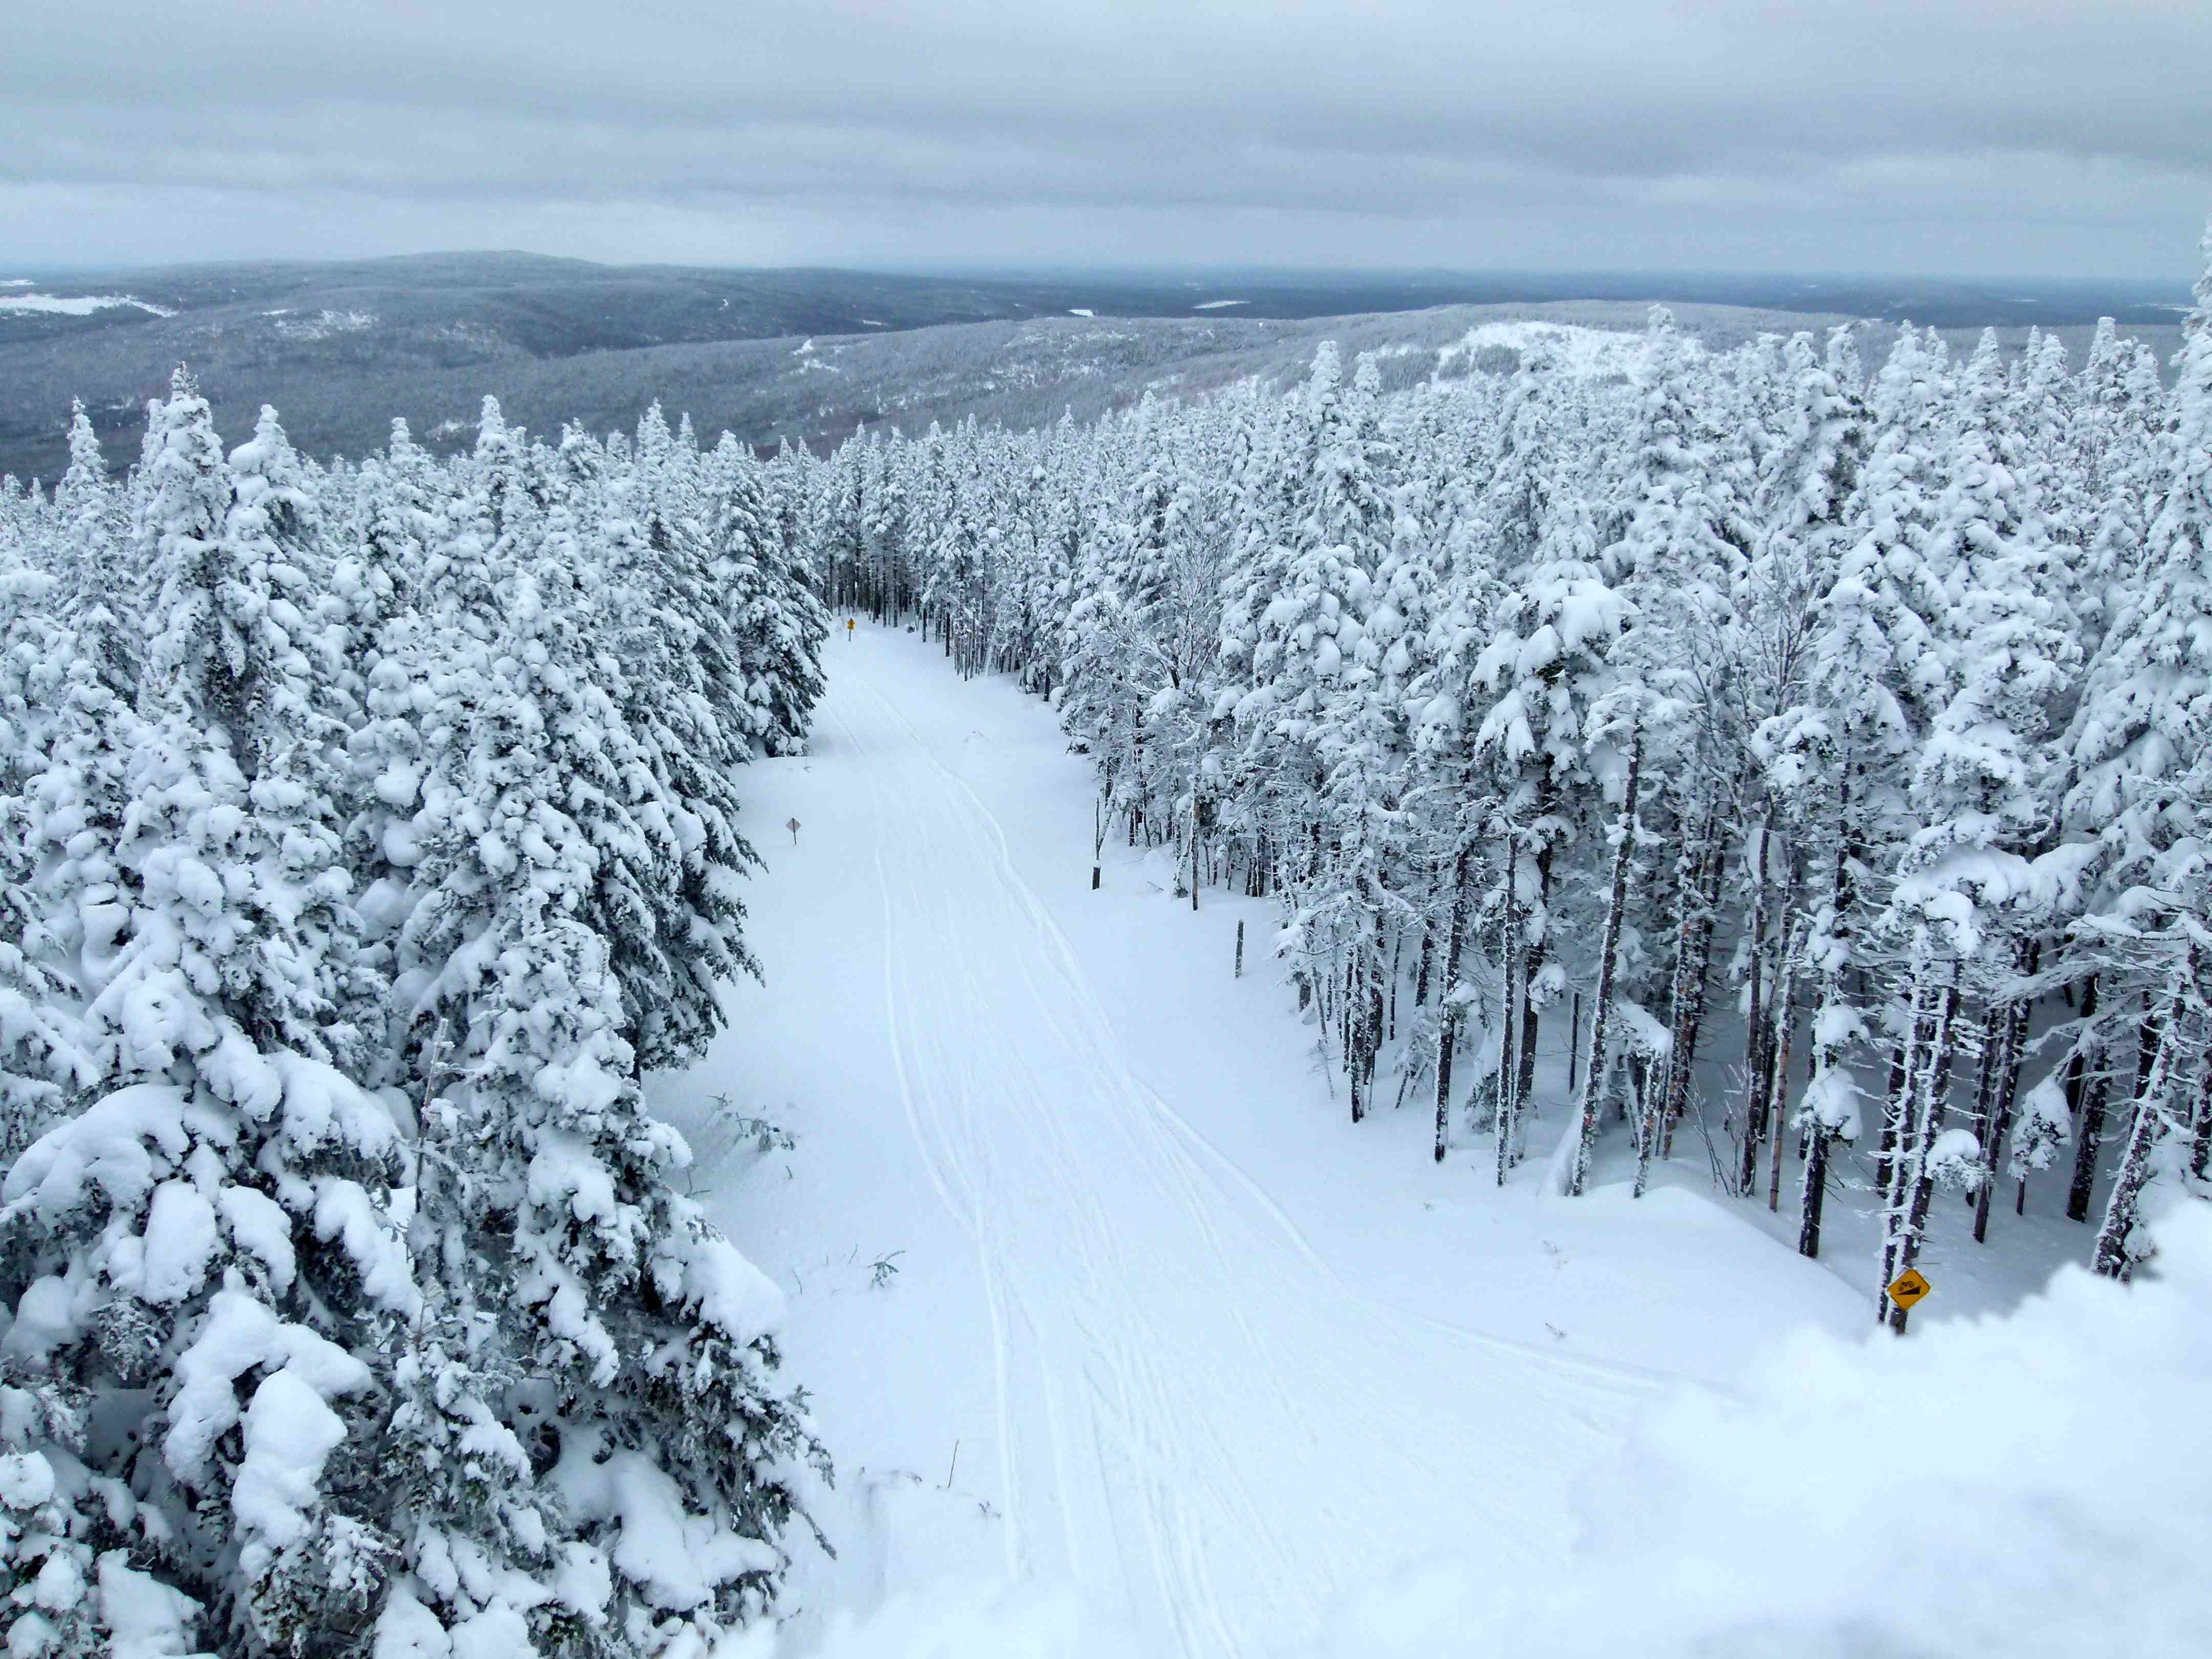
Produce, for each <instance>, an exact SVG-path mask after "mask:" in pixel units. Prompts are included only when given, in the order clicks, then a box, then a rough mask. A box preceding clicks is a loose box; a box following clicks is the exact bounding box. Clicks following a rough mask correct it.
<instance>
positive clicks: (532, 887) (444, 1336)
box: [383, 505, 820, 1653]
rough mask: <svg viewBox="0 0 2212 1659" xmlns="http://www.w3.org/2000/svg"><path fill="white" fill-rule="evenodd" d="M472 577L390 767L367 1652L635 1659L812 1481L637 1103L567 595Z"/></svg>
mask: <svg viewBox="0 0 2212 1659" xmlns="http://www.w3.org/2000/svg"><path fill="white" fill-rule="evenodd" d="M564 513H565V508H563V507H560V506H557V505H556V507H554V508H553V509H552V511H551V512H550V513H549V514H548V517H547V520H546V521H547V524H548V526H549V529H550V532H552V533H551V534H550V536H549V539H548V542H547V548H548V550H549V553H551V552H554V551H556V550H561V551H565V549H566V545H567V544H566V542H565V540H564V534H565V532H563V530H562V520H563V515H564ZM489 574H490V576H491V579H492V581H493V585H494V592H495V597H496V599H497V606H496V612H495V621H494V622H493V623H492V625H491V631H490V637H489V639H487V640H486V641H483V642H482V644H481V645H480V646H478V647H477V648H475V649H473V650H471V649H468V648H466V647H464V646H463V645H462V644H461V643H459V641H457V640H453V639H452V638H451V637H450V636H449V638H448V640H447V642H446V643H444V644H442V645H440V644H434V645H433V646H431V647H429V649H430V650H431V651H432V653H433V654H434V655H435V656H436V657H438V658H439V659H440V660H441V662H442V663H443V666H442V667H440V668H437V669H435V671H433V679H432V691H433V697H432V701H431V704H430V706H429V708H428V709H426V710H425V711H424V712H423V713H422V715H421V725H422V732H421V737H422V751H421V758H420V761H419V762H416V763H407V764H408V765H409V767H410V770H411V769H412V768H413V767H414V766H416V765H419V767H420V769H421V770H420V781H419V784H418V785H417V787H416V793H415V795H414V797H413V799H415V800H416V801H417V802H418V803H419V805H417V807H416V813H415V817H414V820H413V823H412V824H411V825H410V832H411V841H412V843H413V846H412V851H413V854H414V856H415V860H416V861H415V863H414V865H413V866H412V867H411V870H410V879H411V884H412V888H413V896H412V897H411V899H410V903H409V907H408V913H407V920H406V922H405V925H404V928H403V930H402V933H401V935H400V939H399V951H398V968H399V970H400V977H399V982H398V998H399V1001H400V1004H401V1006H403V1007H404V1008H406V1009H408V1010H410V1012H411V1018H412V1024H411V1025H410V1030H409V1033H408V1038H407V1054H408V1069H409V1073H410V1076H411V1078H412V1079H414V1086H415V1087H416V1089H417V1090H419V1091H421V1093H422V1096H423V1097H424V1101H425V1104H424V1106H423V1109H422V1127H421V1132H420V1133H421V1139H420V1143H419V1164H420V1169H419V1174H418V1176H417V1188H418V1193H419V1196H418V1199H417V1204H416V1215H415V1218H414V1222H413V1237H414V1239H415V1241H416V1248H417V1249H419V1250H420V1251H421V1252H422V1255H423V1259H424V1262H425V1267H426V1278H427V1282H426V1285H425V1292H426V1308H425V1311H424V1314H423V1316H422V1321H421V1322H420V1324H419V1331H420V1333H421V1334H420V1339H419V1342H418V1344H417V1346H416V1347H415V1348H413V1349H412V1350H410V1353H409V1354H408V1356H407V1358H405V1360H404V1362H403V1364H401V1366H400V1368H399V1370H398V1373H397V1374H396V1377H395V1383H396V1386H397V1387H398V1389H400V1390H401V1391H402V1397H403V1401H404V1403H403V1405H402V1407H401V1409H400V1413H399V1415H398V1418H397V1419H395V1428H396V1430H397V1431H399V1432H402V1433H404V1435H405V1436H407V1437H410V1440H411V1441H412V1442H414V1443H416V1445H418V1446H419V1448H420V1450H419V1455H417V1456H416V1457H415V1458H414V1459H411V1460H410V1462H409V1466H408V1467H409V1476H408V1486H407V1488H406V1489H405V1490H404V1492H401V1493H400V1494H398V1498H397V1501H398V1509H399V1513H400V1514H401V1515H402V1516H404V1519H405V1536H406V1539H407V1551H406V1555H405V1558H404V1577H403V1579H402V1580H401V1581H400V1583H399V1587H398V1589H397V1590H396V1591H395V1593H394V1595H393V1597H392V1600H391V1601H390V1603H389V1605H388V1606H387V1607H386V1612H385V1613H384V1615H383V1628H384V1629H385V1631H386V1632H387V1634H388V1639H389V1640H390V1641H391V1642H392V1643H393V1644H397V1645H395V1646H393V1647H392V1649H391V1651H392V1652H395V1653H406V1652H411V1651H428V1652H438V1651H441V1649H440V1648H439V1646H438V1645H437V1644H438V1643H439V1642H441V1641H442V1640H444V1639H445V1638H443V1637H442V1636H440V1635H438V1634H437V1632H439V1631H441V1630H447V1631H459V1630H462V1629H466V1630H470V1631H472V1632H481V1633H482V1634H483V1638H484V1639H487V1640H489V1639H497V1640H499V1641H502V1642H507V1643H509V1644H520V1643H521V1642H523V1641H524V1640H526V1639H527V1640H528V1641H530V1642H532V1643H533V1644H536V1646H537V1649H538V1650H539V1651H556V1650H560V1649H561V1648H562V1646H563V1645H564V1644H565V1645H568V1646H570V1647H580V1648H582V1649H584V1650H605V1651H608V1652H618V1651H630V1650H635V1649H636V1648H644V1649H646V1650H652V1649H653V1648H654V1647H657V1646H658V1645H659V1644H661V1643H663V1642H665V1641H667V1640H671V1639H674V1638H676V1636H677V1635H678V1627H679V1626H684V1627H689V1628H690V1629H691V1630H693V1631H694V1632H696V1633H698V1634H700V1635H702V1636H703V1635H706V1634H711V1633H712V1632H714V1631H717V1630H720V1629H724V1628H726V1627H728V1626H732V1625H733V1624H734V1623H736V1622H738V1621H739V1620H743V1619H744V1618H747V1617H750V1616H751V1615H753V1614H756V1613H758V1612H760V1611H761V1610H762V1609H763V1608H764V1607H766V1606H767V1604H768V1602H769V1599H770V1597H771V1595H772V1594H773V1591H774V1588H775V1583H776V1582H777V1580H778V1579H779V1577H780V1576H781V1570H782V1566H783V1562H784V1557H783V1555H782V1553H781V1549H780V1548H779V1547H778V1545H777V1539H778V1538H779V1536H780V1534H781V1530H782V1528H783V1527H784V1525H785V1524H786V1522H787V1521H788V1520H789V1519H790V1518H791V1517H792V1516H793V1514H794V1512H795V1510H796V1508H797V1498H796V1496H795V1489H794V1483H797V1482H800V1481H802V1480H803V1479H804V1471H805V1466H806V1465H807V1464H808V1463H809V1462H818V1461H819V1457H820V1454H819V1451H818V1449H817V1448H816V1447H815V1445H814V1443H813V1441H812V1439H811V1436H810V1434H809V1433H808V1431H807V1428H806V1425H805V1419H804V1417H803V1415H802V1414H801V1413H800V1411H799V1407H798V1405H797V1403H796V1401H793V1399H791V1398H788V1397H786V1396H784V1395H781V1394H779V1393H778V1392H776V1390H775V1387H774V1385H773V1381H772V1376H771V1373H772V1372H773V1370H774V1367H775V1363H776V1352H775V1343H774V1340H773V1337H772V1335H771V1334H770V1332H771V1328H772V1325H773V1323H774V1320H775V1313H776V1303H777V1297H776V1293H775V1291H774V1288H773V1287H772V1286H770V1285H768V1284H767V1283H766V1281H765V1280H763V1279H761V1277H760V1276H759V1274H758V1273H757V1272H755V1271H754V1270H753V1269H752V1268H751V1267H750V1266H749V1265H748V1264H746V1263H745V1262H744V1260H743V1258H742V1257H740V1256H738V1254H737V1253H736V1252H735V1251H734V1250H733V1249H732V1248H731V1247H730V1246H729V1245H728V1243H726V1241H724V1240H723V1239H722V1238H721V1237H720V1236H719V1235H718V1234H716V1233H714V1231H713V1230H712V1229H711V1228H709V1227H708V1225H706V1223H705V1221H704V1220H703V1218H702V1217H701V1215H700V1214H699V1212H698V1211H697V1209H696V1206H693V1205H691V1204H690V1202H689V1201H688V1200H685V1199H684V1198H682V1197H680V1196H678V1194H677V1193H676V1192H675V1190H674V1188H673V1186H672V1184H671V1183H672V1182H673V1181H674V1180H675V1179H676V1178H677V1177H678V1172H679V1171H680V1170H681V1168H682V1165H683V1164H684V1162H685V1161H686V1159H687V1158H688V1152H687V1151H686V1149H685V1148H684V1145H683V1142H682V1140H681V1139H680V1138H678V1136H676V1135H675V1134H674V1133H673V1132H672V1131H670V1130H668V1129H666V1128H665V1127H660V1126H659V1125H657V1124H655V1123H654V1122H653V1121H652V1120H651V1119H650V1118H649V1117H648V1116H647V1114H646V1112H645V1110H644V1107H643V1104H642V1103H641V1099H640V1097H639V1094H638V1089H637V1082H636V1072H637V1060H636V1055H635V1050H634V1048H633V1047H632V1045H631V1042H629V1037H628V1035H627V1033H628V1031H629V1030H630V1029H631V1028H632V1024H633V1020H634V1018H635V1010H634V1008H632V1007H631V1006H628V1005H627V1004H626V1000H625V996H624V988H625V987H624V986H623V984H622V983H621V982H620V981H619V979H618V975H617V959H618V958H620V959H621V960H624V961H629V962H632V963H637V962H645V961H650V959H651V952H650V951H645V950H643V949H641V947H640V946H639V945H638V943H637V942H636V941H635V940H632V941H629V944H628V945H627V946H626V947H624V946H623V942H621V941H617V940H615V939H610V938H609V937H608V936H607V933H606V932H605V931H604V930H606V929H611V928H615V927H630V928H640V927H641V928H646V929H648V930H649V929H650V928H651V927H652V925H653V923H652V907H651V905H650V903H649V902H644V901H643V899H642V896H639V897H638V899H637V900H636V902H626V903H624V904H622V905H615V904H612V903H611V902H610V900H611V896H612V894H613V893H614V892H615V891H618V890H622V886H621V884H617V887H616V888H614V889H611V888H610V887H609V882H610V879H611V875H610V870H611V866H613V865H616V864H618V863H619V862H620V861H621V860H623V856H624V854H625V849H628V850H629V852H630V853H633V854H634V853H635V848H636V847H637V846H638V844H639V843H640V842H641V841H642V839H643V838H642V837H641V836H639V835H638V834H637V833H636V831H635V826H634V823H633V822H632V821H631V820H630V819H629V815H628V813H627V811H626V806H625V803H624V801H623V799H622V788H623V771H624V765H623V756H624V755H625V753H626V752H628V751H629V747H630V739H629V736H628V734H627V733H626V732H623V731H622V730H621V729H620V718H619V714H618V711H617V708H616V707H615V706H614V703H613V702H612V700H611V697H610V696H609V695H608V694H607V692H606V691H605V690H603V689H601V688H600V687H599V686H598V685H596V684H593V683H592V680H591V679H590V678H588V671H589V664H590V653H589V652H588V651H587V650H586V642H585V639H584V629H583V623H584V621H585V614H584V611H583V610H582V607H581V606H580V603H579V601H578V599H577V596H576V594H575V592H574V576H573V575H571V574H567V573H564V572H562V571H561V570H559V569H557V568H550V562H539V561H535V560H529V559H521V558H517V559H515V560H513V561H511V562H506V561H502V562H496V563H495V564H494V565H493V566H491V567H490V568H489ZM404 784H405V779H404V778H403V779H401V780H398V781H396V784H395V787H394V788H393V790H392V793H395V794H398V793H404ZM645 943H646V944H648V945H649V944H650V943H651V941H650V940H649V939H648V940H647V941H645ZM618 947H622V948H618ZM654 948H658V947H654ZM472 1454H473V1455H472ZM687 1639H689V1638H687ZM409 1644H412V1645H411V1646H410V1645H409ZM514 1650H517V1651H520V1650H521V1649H520V1646H519V1645H518V1646H516V1647H515V1648H514Z"/></svg>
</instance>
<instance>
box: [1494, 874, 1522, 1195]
mask: <svg viewBox="0 0 2212 1659" xmlns="http://www.w3.org/2000/svg"><path fill="white" fill-rule="evenodd" d="M1520 869H1521V842H1520V838H1519V837H1518V836H1516V835H1515V834H1514V833H1512V832H1511V831H1510V830H1509V831H1508V832H1507V834H1506V838H1505V903H1504V924H1503V933H1504V938H1503V939H1501V941H1500V945H1501V947H1502V948H1501V949H1500V951H1499V957H1498V961H1499V967H1500V970H1501V974H1502V979H1501V981H1500V983H1499V985H1498V1110H1497V1113H1496V1114H1495V1117H1496V1122H1497V1127H1498V1185H1499V1186H1501V1187H1503V1186H1504V1184H1505V1176H1506V1174H1507V1172H1508V1171H1510V1170H1511V1169H1512V1167H1513V1116H1514V1100H1513V1085H1514V1082H1515V1080H1516V1079H1518V1078H1519V1076H1520V1075H1521V1066H1520V1062H1519V1061H1518V1060H1516V1057H1515V1054H1514V1049H1515V1048H1516V1046H1517V1045H1518V1042H1519V1039H1520V1030H1521V1001H1520V996H1519V991H1520V965H1519V962H1518V960H1517V958H1518V957H1519V955H1520V951H1521V938H1520V933H1521V930H1520V918H1519V912H1520V905H1519V902H1518V900H1519V896H1520V890H1519V887H1518V885H1517V883H1518V882H1519V879H1520Z"/></svg>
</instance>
